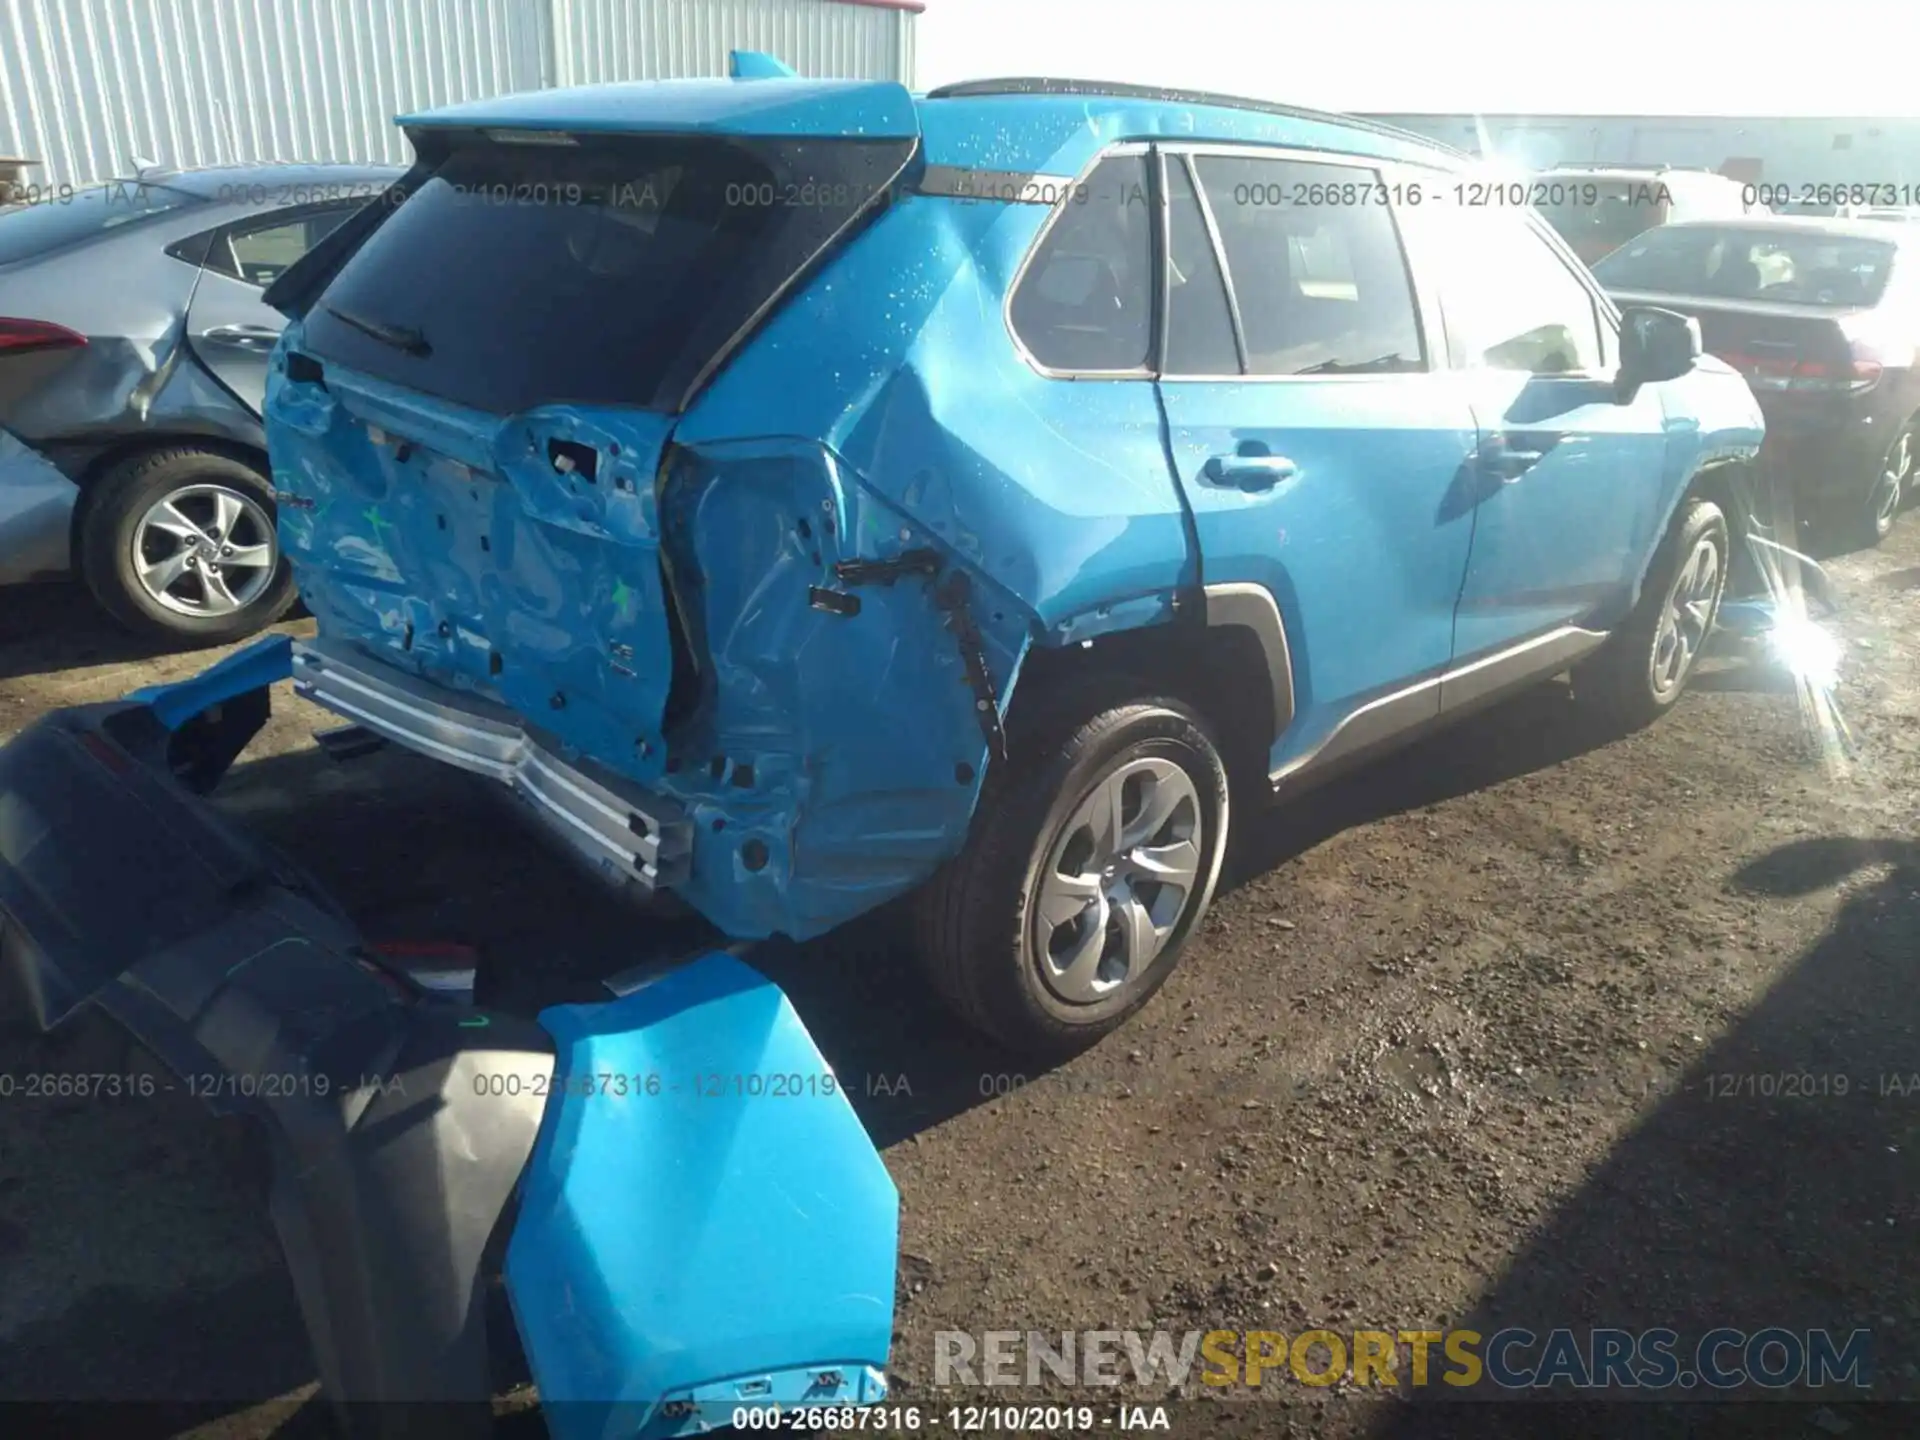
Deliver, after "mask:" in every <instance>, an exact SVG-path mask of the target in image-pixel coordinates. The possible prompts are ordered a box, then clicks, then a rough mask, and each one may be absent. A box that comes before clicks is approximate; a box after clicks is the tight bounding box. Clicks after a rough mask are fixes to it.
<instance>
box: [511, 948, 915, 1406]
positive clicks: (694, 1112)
mask: <svg viewBox="0 0 1920 1440" xmlns="http://www.w3.org/2000/svg"><path fill="white" fill-rule="evenodd" d="M540 1020H541V1023H542V1024H543V1025H544V1026H545V1027H546V1028H547V1030H548V1031H549V1032H550V1033H551V1034H552V1035H553V1037H554V1040H555V1042H556V1046H557V1054H556V1057H555V1062H554V1076H555V1079H554V1084H553V1091H552V1098H551V1099H550V1101H549V1103H548V1105H547V1111H546V1115H545V1117H544V1120H543V1122H542V1128H541V1132H540V1138H539V1140H538V1142H537V1144H536V1145H535V1148H534V1154H533V1158H532V1160H531V1161H530V1162H529V1165H528V1170H527V1175H526V1178H525V1181H524V1182H523V1188H522V1199H521V1207H520V1213H519V1216H518V1218H517V1220H516V1221H515V1224H514V1230H513V1234H512V1237H511V1239H510V1241H509V1244H508V1247H507V1260H506V1278H507V1286H508V1291H509V1294H510V1296H511V1298H512V1302H513V1308H514V1314H515V1317H516V1319H517V1321H518V1324H519V1328H520V1333H521V1338H522V1340H523V1341H524V1343H525V1347H526V1353H527V1357H528V1360H529V1362H530V1364H531V1367H532V1371H533V1378H534V1380H535V1382H536V1383H537V1384H538V1386H539V1389H540V1395H541V1399H542V1401H543V1402H544V1404H545V1407H546V1417H547V1423H548V1425H549V1427H550V1428H551V1429H552V1430H553V1433H554V1434H555V1435H556V1436H557V1437H559V1440H586V1437H590V1436H591V1437H612V1436H617V1435H625V1436H632V1435H635V1434H642V1435H655V1434H676V1433H682V1432H683V1429H686V1428H692V1422H691V1421H688V1422H682V1421H679V1420H676V1419H675V1418H674V1416H673V1415H672V1414H671V1413H662V1410H661V1408H660V1407H661V1406H662V1405H663V1404H667V1405H669V1406H670V1407H671V1405H672V1403H673V1402H676V1401H677V1402H688V1401H692V1402H697V1403H698V1404H700V1405H701V1406H703V1407H705V1408H703V1410H702V1411H701V1412H699V1413H700V1414H703V1415H704V1416H705V1417H706V1419H707V1420H708V1421H710V1422H711V1421H713V1420H714V1418H715V1417H716V1416H718V1417H719V1421H718V1423H725V1417H726V1416H727V1415H729V1414H730V1412H731V1407H732V1406H733V1405H736V1404H741V1403H768V1402H779V1403H783V1404H787V1405H793V1404H851V1403H867V1402H871V1401H873V1400H877V1399H879V1398H881V1396H882V1395H884V1393H885V1381H884V1378H883V1375H884V1367H885V1365H886V1362H887V1353H888V1346H889V1345H890V1343H891V1340H892V1335H893V1300H894V1257H895V1251H896V1245H897V1232H898V1220H899V1197H898V1195H897V1193H896V1191H895V1189H894V1186H893V1182H892V1180H891V1179H890V1178H889V1177H888V1175H887V1171H886V1167H885V1166H884V1165H883V1164H882V1163H881V1160H880V1157H879V1155H878V1154H877V1153H876V1152H875V1150H874V1148H873V1145H872V1142H871V1141H870V1140H869V1139H868V1138H867V1134H866V1132H865V1130H864V1129H862V1128H861V1125H860V1121H859V1119H858V1118H857V1117H856V1116H855V1115H854V1113H853V1109H852V1107H851V1106H850V1105H849V1104H848V1102H847V1098H846V1096H845V1095H844V1093H842V1092H841V1090H840V1086H839V1081H838V1079H837V1078H836V1077H835V1076H834V1075H833V1072H832V1071H831V1070H830V1069H829V1068H828V1066H827V1063H826V1061H825V1060H824V1059H822V1058H821V1055H820V1052H819V1050H818V1049H816V1048H815V1046H814V1043H813V1040H812V1038H811V1037H810V1036H809V1035H808V1034H807V1031H806V1027H805V1026H804V1025H802V1024H801V1022H800V1019H799V1017H798V1016H797V1015H796V1014H795V1013H794V1011H793V1008H792V1006H791V1005H790V1004H789V1003H788V1001H787V999H786V997H785V996H784V995H783V994H782V993H781V991H780V989H779V987H778V986H776V985H774V984H772V983H771V982H770V981H768V980H766V979H764V978H762V977H761V976H760V975H759V974H758V973H757V972H755V971H754V970H752V969H750V968H749V967H748V966H746V965H744V964H742V963H741V962H740V961H738V960H735V959H734V958H733V957H732V956H730V955H726V954H722V953H715V954H711V955H708V956H706V957H704V958H703V959H701V960H698V961H696V962H694V963H693V964H690V965H688V966H685V967H683V968H681V969H678V970H674V971H671V972H669V973H667V974H666V975H664V976H663V977H661V978H659V979H657V980H655V981H653V982H652V983H651V984H649V985H647V986H645V987H643V988H641V989H639V990H637V991H635V992H633V993H632V994H631V995H628V996H627V997H625V998H624V999H620V1000H615V1001H612V1002H609V1003H607V1004H600V1005H569V1006H562V1007H559V1008H556V1009H551V1010H547V1011H545V1012H544V1013H543V1014H542V1015H541V1017H540Z"/></svg>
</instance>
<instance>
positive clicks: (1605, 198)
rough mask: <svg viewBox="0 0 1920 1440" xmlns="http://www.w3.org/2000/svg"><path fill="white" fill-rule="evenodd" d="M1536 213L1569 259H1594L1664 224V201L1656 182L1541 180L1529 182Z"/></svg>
mask: <svg viewBox="0 0 1920 1440" xmlns="http://www.w3.org/2000/svg"><path fill="white" fill-rule="evenodd" d="M1534 193H1535V194H1536V195H1537V196H1538V197H1539V199H1540V207H1539V208H1540V213H1541V215H1542V216H1544V217H1545V219H1546V222H1547V223H1548V224H1549V225H1551V226H1553V228H1554V229H1555V230H1557V231H1559V232H1560V235H1561V237H1562V238H1563V239H1565V240H1566V242H1567V244H1569V245H1570V246H1572V247H1573V250H1574V253H1576V254H1578V255H1580V256H1581V257H1582V258H1584V259H1588V260H1593V259H1598V258H1599V257H1600V256H1601V255H1605V254H1607V253H1608V252H1609V251H1612V250H1615V249H1618V248H1619V247H1620V246H1622V245H1624V244H1626V243H1627V241H1629V240H1631V239H1632V238H1633V237H1634V236H1636V235H1638V234H1640V233H1641V232H1642V231H1643V230H1646V229H1648V228H1649V227H1651V226H1654V225H1658V224H1659V223H1660V222H1661V221H1662V220H1664V219H1665V218H1666V210H1667V201H1668V199H1669V198H1670V197H1669V196H1668V193H1667V189H1666V187H1665V186H1664V185H1662V184H1660V183H1659V182H1658V181H1656V180H1587V179H1581V180H1566V179H1561V178H1559V177H1557V176H1553V175H1547V176H1543V177H1542V178H1541V179H1540V180H1538V181H1537V182H1535V185H1534Z"/></svg>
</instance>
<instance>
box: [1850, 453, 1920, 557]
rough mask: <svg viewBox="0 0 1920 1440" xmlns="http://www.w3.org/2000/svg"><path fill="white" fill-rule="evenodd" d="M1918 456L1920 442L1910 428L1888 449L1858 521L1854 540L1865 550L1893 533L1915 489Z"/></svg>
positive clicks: (1919, 454) (1855, 525) (1857, 518)
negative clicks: (1915, 463) (1894, 524)
mask: <svg viewBox="0 0 1920 1440" xmlns="http://www.w3.org/2000/svg"><path fill="white" fill-rule="evenodd" d="M1916 456H1920V441H1916V438H1915V435H1914V432H1913V428H1912V427H1911V426H1909V427H1908V428H1906V429H1904V430H1902V431H1901V432H1900V436H1899V438H1898V439H1896V440H1895V441H1894V442H1893V444H1892V445H1890V446H1888V447H1887V453H1886V455H1885V456H1884V457H1883V458H1882V459H1881V461H1880V469H1879V472H1878V473H1877V474H1876V475H1875V476H1874V477H1873V483H1872V486H1871V487H1870V488H1869V490H1868V492H1867V501H1866V504H1865V505H1864V506H1863V507H1862V509H1861V512H1860V513H1859V515H1858V516H1857V517H1856V519H1855V523H1854V526H1853V529H1854V532H1855V538H1857V539H1858V540H1859V542H1860V544H1861V545H1862V546H1863V547H1866V546H1873V545H1878V544H1879V543H1880V542H1881V541H1882V540H1884V539H1886V538H1887V536H1888V535H1889V534H1891V533H1892V531H1893V522H1894V520H1895V519H1896V518H1897V517H1898V516H1899V514H1900V507H1901V505H1902V503H1904V502H1905V500H1906V499H1907V497H1908V494H1909V492H1910V491H1911V489H1912V486H1913V479H1914V475H1913V467H1914V461H1915V459H1916Z"/></svg>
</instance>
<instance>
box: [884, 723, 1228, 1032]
mask: <svg viewBox="0 0 1920 1440" xmlns="http://www.w3.org/2000/svg"><path fill="white" fill-rule="evenodd" d="M1116 795H1117V796H1119V797H1120V800H1121V804H1122V809H1121V816H1120V818H1121V821H1122V824H1121V827H1120V828H1121V832H1122V833H1121V836H1120V842H1121V843H1120V845H1119V846H1118V847H1116V846H1114V845H1113V844H1111V843H1108V844H1107V845H1105V846H1104V847H1101V846H1099V844H1098V842H1099V840H1100V839H1101V823H1100V817H1101V816H1104V815H1106V813H1107V812H1106V811H1105V809H1104V807H1103V806H1102V807H1101V808H1099V809H1096V802H1097V801H1101V800H1107V799H1112V798H1113V797H1114V796H1116ZM1147 807H1151V809H1150V810H1149V809H1148V808H1147ZM1162 810H1164V811H1165V812H1166V813H1165V815H1164V817H1159V818H1161V819H1162V823H1161V824H1160V825H1159V827H1158V828H1157V829H1156V830H1154V831H1152V832H1151V833H1147V832H1144V831H1142V830H1140V829H1138V828H1136V827H1138V826H1139V825H1140V824H1141V823H1142V820H1143V817H1144V816H1146V815H1147V814H1149V813H1153V812H1158V811H1162ZM1228 813H1229V803H1228V778H1227V771H1226V767H1225V765H1224V764H1223V762H1222V760H1221V757H1220V751H1219V748H1218V746H1217V745H1216V744H1215V742H1214V739H1213V737H1212V735H1211V734H1210V733H1209V731H1208V728H1207V726H1206V724H1205V722H1203V721H1202V720H1201V719H1200V718H1199V717H1198V716H1197V715H1195V714H1194V713H1193V712H1192V711H1191V710H1189V709H1188V708H1187V707H1186V706H1184V705H1182V704H1181V703H1179V702H1178V701H1174V700H1168V699H1141V700H1131V701H1127V702H1125V703H1121V704H1118V705H1115V706H1113V707H1111V708H1107V709H1103V710H1101V711H1099V713H1097V714H1095V715H1094V716H1093V717H1092V718H1091V719H1087V720H1085V721H1084V722H1083V723H1080V724H1077V725H1075V724H1072V723H1071V722H1068V723H1065V724H1055V725H1051V726H1048V725H1041V726H1037V727H1036V728H1035V731H1034V741H1033V743H1032V744H1031V745H1030V746H1022V747H1021V748H1018V749H1016V750H1015V752H1014V756H1013V758H1012V760H1011V761H1010V763H1008V764H1006V765H1003V766H996V767H995V768H994V771H993V772H990V773H989V776H988V780H987V785H986V787H985V789H984V790H983V792H982V794H981V797H980V804H979V807H978V809H977V810H976V811H975V816H974V823H973V830H972V833H971V834H970V835H969V837H968V839H967V843H966V847H965V848H964V849H963V850H962V851H961V853H960V854H959V855H958V856H957V857H956V858H955V859H953V860H952V861H950V862H949V863H948V864H947V865H946V866H945V867H944V868H943V869H942V870H941V872H940V873H939V874H938V875H936V876H935V877H934V879H933V880H932V881H930V882H929V883H928V885H927V886H926V888H925V889H923V890H922V891H921V893H920V895H919V896H918V897H917V901H916V905H915V910H916V916H915V918H916V928H917V930H918V950H919V956H920V959H921V961H922V963H923V964H924V966H925V967H926V970H927V973H928V977H929V979H930V980H931V982H932V984H933V987H934V989H935V990H936V991H937V992H938V993H939V994H940V995H941V996H942V998H943V999H945V1000H946V1002H947V1003H948V1005H949V1006H950V1007H951V1008H952V1009H953V1010H954V1011H955V1012H956V1013H957V1014H958V1015H959V1016H960V1018H961V1019H963V1020H964V1021H965V1022H966V1023H967V1024H969V1025H971V1026H972V1027H973V1028H974V1029H976V1030H979V1031H980V1032H982V1033H983V1034H985V1035H987V1036H989V1037H991V1038H992V1039H994V1040H997V1041H999V1042H1000V1043H1001V1044H1003V1045H1005V1046H1007V1047H1008V1048H1010V1049H1012V1050H1015V1051H1018V1052H1021V1053H1023V1054H1026V1055H1031V1056H1033V1057H1035V1058H1037V1059H1056V1058H1062V1057H1064V1056H1066V1055H1070V1054H1073V1053H1076V1052H1078V1051H1080V1050H1083V1049H1085V1048H1086V1047H1087V1046H1089V1045H1091V1044H1093V1043H1094V1042H1096V1041H1097V1040H1099V1039H1100V1038H1101V1037H1103V1036H1105V1035H1108V1034H1110V1033H1111V1032H1112V1031H1114V1030H1116V1029H1118V1028H1119V1026H1120V1025H1122V1024H1123V1023H1124V1022H1125V1021H1126V1020H1127V1018H1128V1017H1129V1016H1130V1015H1132V1014H1133V1013H1134V1012H1135V1011H1136V1010H1138V1009H1139V1008H1140V1007H1141V1006H1143V1005H1145V1004H1146V1003H1147V1001H1148V1000H1149V999H1151V998H1152V996H1153V994H1154V992H1155V991H1156V990H1158V989H1159V988H1160V986H1161V985H1163V984H1164V983H1165V982H1166V979H1167V976H1168V975H1169V974H1171V973H1172V971H1173V968H1174V966H1175V965H1176V964H1177V963H1178V961H1179V958H1180V952H1181V950H1182V949H1183V947H1184V946H1185V944H1186V941H1187V938H1188V936H1190V935H1191V934H1192V933H1193V930H1194V927H1195V926H1196V925H1198V924H1199V922H1200V920H1201V918H1202V917H1203V916H1204V915H1205V914H1206V911H1207V906H1208V904H1209V903H1210V901H1211V900H1212V897H1213V889H1214V885H1215V884H1216V883H1217V881H1218V879H1219V875H1220V862H1221V859H1222V857H1223V856H1224V854H1225V853H1226V840H1227V823H1228ZM1146 823H1153V822H1152V820H1147V821H1146ZM1150 839H1152V840H1158V841H1159V842H1160V844H1159V845H1158V846H1151V847H1150V846H1149V845H1148V844H1147V843H1146V842H1147V841H1148V840H1150ZM1129 842H1131V843H1129ZM1148 849H1159V850H1160V851H1161V853H1160V854H1159V855H1158V856H1156V857H1155V858H1156V859H1157V860H1159V861H1161V862H1162V863H1166V864H1171V865H1174V866H1176V867H1178V868H1181V869H1185V868H1186V867H1189V866H1190V878H1189V881H1188V883H1187V884H1186V885H1185V886H1184V887H1176V886H1175V885H1173V884H1171V883H1168V882H1166V881H1154V880H1151V879H1149V878H1148V877H1147V876H1146V875H1145V874H1144V873H1143V872H1142V869H1141V867H1140V865H1139V864H1138V857H1139V856H1140V855H1141V854H1142V852H1144V851H1147V850H1148ZM1118 857H1133V858H1134V861H1135V863H1133V864H1129V863H1128V862H1127V859H1125V858H1118ZM1109 862H1111V863H1109ZM1055 872H1062V875H1061V878H1058V879H1057V880H1056V883H1055V884H1054V885H1053V886H1051V887H1049V886H1048V885H1047V884H1046V882H1047V880H1048V877H1049V875H1052V874H1055ZM1067 872H1070V873H1072V874H1073V875H1075V876H1078V877H1080V886H1081V887H1085V889H1086V894H1085V895H1084V896H1081V895H1078V894H1073V895H1070V894H1068V893H1067V891H1068V890H1069V889H1077V888H1080V887H1075V886H1070V885H1069V884H1068V883H1067V882H1066V881H1065V879H1064V878H1063V877H1064V873H1067ZM1102 872H1104V873H1102ZM1096 877H1098V878H1096ZM1051 915H1059V916H1062V917H1064V918H1063V919H1062V921H1061V923H1060V924H1058V925H1049V924H1048V923H1047V919H1046V918H1045V917H1048V916H1051ZM1128 919H1131V920H1133V921H1135V922H1136V923H1135V924H1134V925H1131V926H1129V925H1126V924H1125V921H1126V920H1128ZM1102 920H1104V921H1105V922H1106V923H1105V924H1104V925H1103V924H1101V923H1100V922H1101V921H1102ZM1096 926H1097V927H1098V930H1097V938H1096ZM1043 931H1044V932H1045V933H1044V934H1043ZM1076 938H1078V939H1079V940H1081V941H1082V942H1083V948H1080V949H1079V950H1078V952H1077V953H1078V955H1079V956H1080V958H1081V959H1082V964H1081V965H1080V966H1079V967H1078V968H1074V967H1071V966H1069V965H1068V964H1067V963H1066V961H1067V959H1068V958H1071V957H1073V956H1074V955H1075V954H1076V947H1075V946H1074V944H1073V943H1072V942H1073V941H1074V940H1075V939H1076ZM1129 958H1131V960H1132V963H1131V964H1128V963H1127V961H1128V959H1129Z"/></svg>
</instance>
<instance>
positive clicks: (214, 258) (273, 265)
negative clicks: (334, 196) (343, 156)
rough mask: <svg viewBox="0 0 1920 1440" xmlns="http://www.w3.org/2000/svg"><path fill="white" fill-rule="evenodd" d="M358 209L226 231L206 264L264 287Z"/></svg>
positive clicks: (340, 209)
mask: <svg viewBox="0 0 1920 1440" xmlns="http://www.w3.org/2000/svg"><path fill="white" fill-rule="evenodd" d="M358 208H359V206H358V205H357V204H354V205H335V206H332V207H330V208H328V209H325V210H313V211H308V212H307V213H305V214H303V215H296V216H280V217H277V218H275V219H274V220H271V221H269V222H268V223H266V224H264V225H254V226H251V227H249V228H247V229H245V230H235V231H228V232H227V233H226V234H224V235H222V236H221V237H220V239H219V240H217V241H216V242H215V243H214V244H213V245H212V246H211V247H209V248H208V250H207V262H206V263H207V265H208V266H209V268H211V269H214V270H218V271H220V272H221V273H222V274H224V275H230V276H232V277H233V278H234V279H235V280H244V281H246V282H247V283H248V284H249V285H259V286H263V287H264V286H267V285H271V284H272V283H273V282H274V281H275V280H278V279H279V278H280V275H281V272H282V271H284V270H285V269H286V268H287V267H288V266H289V265H291V264H293V262H294V261H296V260H298V259H299V258H300V257H301V256H302V255H304V254H306V253H307V251H309V250H311V249H312V248H313V247H314V246H315V245H318V244H319V243H320V242H321V241H322V240H324V239H326V238H327V236H328V235H330V234H332V233H333V232H334V231H335V230H336V229H338V228H339V226H340V223H341V222H342V221H343V220H345V219H346V218H347V217H348V216H349V215H351V214H353V212H354V211H355V210H357V209H358Z"/></svg>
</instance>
